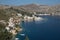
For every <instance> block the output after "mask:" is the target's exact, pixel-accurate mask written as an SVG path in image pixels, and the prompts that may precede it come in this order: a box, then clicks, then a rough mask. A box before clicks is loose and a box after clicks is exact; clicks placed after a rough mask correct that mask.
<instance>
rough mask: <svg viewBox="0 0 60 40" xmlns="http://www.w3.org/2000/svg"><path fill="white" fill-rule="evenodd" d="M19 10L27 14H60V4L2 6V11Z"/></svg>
mask: <svg viewBox="0 0 60 40" xmlns="http://www.w3.org/2000/svg"><path fill="white" fill-rule="evenodd" d="M11 7H12V8H13V9H18V10H22V11H26V12H44V13H55V14H56V13H58V14H60V4H59V5H53V6H48V5H40V4H28V5H21V6H9V5H0V9H6V8H11Z"/></svg>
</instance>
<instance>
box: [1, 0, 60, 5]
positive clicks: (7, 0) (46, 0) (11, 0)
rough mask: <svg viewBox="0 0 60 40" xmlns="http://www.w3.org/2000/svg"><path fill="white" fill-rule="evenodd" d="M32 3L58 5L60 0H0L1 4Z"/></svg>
mask: <svg viewBox="0 0 60 40" xmlns="http://www.w3.org/2000/svg"><path fill="white" fill-rule="evenodd" d="M32 3H35V4H43V5H56V4H60V0H0V4H4V5H26V4H32Z"/></svg>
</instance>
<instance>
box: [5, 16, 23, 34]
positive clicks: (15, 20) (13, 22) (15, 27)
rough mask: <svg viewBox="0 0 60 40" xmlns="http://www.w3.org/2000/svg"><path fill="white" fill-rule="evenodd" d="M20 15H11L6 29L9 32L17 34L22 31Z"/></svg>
mask: <svg viewBox="0 0 60 40" xmlns="http://www.w3.org/2000/svg"><path fill="white" fill-rule="evenodd" d="M20 21H21V20H20V17H19V16H15V17H10V18H9V22H8V24H7V26H6V29H7V31H8V32H10V33H12V34H14V35H16V34H17V32H18V31H22V28H20V27H19V26H20Z"/></svg>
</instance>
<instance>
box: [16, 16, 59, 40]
mask: <svg viewBox="0 0 60 40" xmlns="http://www.w3.org/2000/svg"><path fill="white" fill-rule="evenodd" d="M39 17H41V18H43V20H38V21H25V22H22V23H21V26H22V28H23V31H22V32H20V33H18V34H17V35H16V38H18V40H60V16H39Z"/></svg>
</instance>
